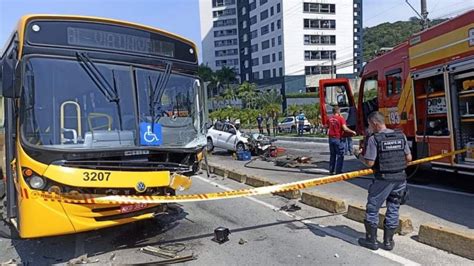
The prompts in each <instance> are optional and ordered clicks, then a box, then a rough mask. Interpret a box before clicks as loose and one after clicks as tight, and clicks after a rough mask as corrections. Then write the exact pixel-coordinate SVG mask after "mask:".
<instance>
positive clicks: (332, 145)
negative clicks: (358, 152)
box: [327, 106, 356, 174]
mask: <svg viewBox="0 0 474 266" xmlns="http://www.w3.org/2000/svg"><path fill="white" fill-rule="evenodd" d="M327 125H328V135H329V152H330V158H329V172H331V174H340V173H342V167H343V163H344V151H345V143H344V142H343V141H342V135H343V133H344V132H348V133H351V134H352V135H355V134H356V132H355V131H353V130H351V129H350V128H348V127H347V126H346V120H345V119H344V117H343V116H342V115H341V110H340V108H339V106H334V107H333V115H331V116H330V117H329V119H328V121H327Z"/></svg>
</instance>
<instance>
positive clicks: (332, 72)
mask: <svg viewBox="0 0 474 266" xmlns="http://www.w3.org/2000/svg"><path fill="white" fill-rule="evenodd" d="M335 55H336V54H335V53H334V52H331V79H333V78H334V57H335Z"/></svg>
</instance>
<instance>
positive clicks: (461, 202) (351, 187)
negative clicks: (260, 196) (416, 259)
mask: <svg viewBox="0 0 474 266" xmlns="http://www.w3.org/2000/svg"><path fill="white" fill-rule="evenodd" d="M321 154H322V155H321V156H320V157H319V158H318V160H319V162H317V163H316V164H315V165H314V168H313V169H308V170H311V171H312V172H319V173H320V174H309V173H304V172H301V171H300V170H298V169H291V168H282V167H276V166H274V165H273V163H270V162H264V161H261V160H259V159H258V160H256V161H253V162H251V163H250V164H249V165H248V166H247V167H245V166H244V165H245V164H246V163H247V162H242V161H236V160H233V159H232V157H231V156H230V154H228V153H226V152H215V153H214V154H213V155H211V156H210V158H209V164H210V165H218V166H219V167H221V168H225V169H227V170H229V171H238V172H240V173H243V174H247V175H250V176H259V177H263V178H265V179H267V180H269V181H273V182H277V183H288V182H293V181H299V180H304V179H311V178H316V177H323V176H326V175H328V171H327V170H326V169H328V160H329V158H328V157H329V156H328V155H324V154H326V152H322V153H321ZM347 158H348V159H347V160H346V162H345V165H344V171H346V172H349V171H354V170H359V169H363V168H365V167H364V165H362V164H361V163H360V162H358V161H357V160H356V159H352V158H353V157H347ZM314 160H315V159H313V161H314ZM370 183H371V180H370V179H368V178H367V177H366V178H357V179H353V180H348V181H344V182H337V183H331V184H326V185H323V186H318V187H313V188H309V189H305V190H303V191H306V192H317V193H321V194H324V195H328V196H332V197H335V198H339V199H342V200H345V201H346V203H347V204H355V205H357V204H361V205H365V203H366V198H367V188H368V186H369V184H370ZM409 188H410V200H409V202H408V204H407V205H403V206H402V207H401V212H400V213H401V215H404V216H409V217H410V218H411V220H412V222H413V227H414V229H415V231H414V232H418V230H419V227H420V225H421V224H423V223H427V222H434V223H437V224H440V225H443V226H448V227H452V228H455V229H461V230H466V229H467V230H470V231H473V230H474V219H473V214H474V213H473V210H472V206H474V194H468V193H457V192H450V191H444V190H442V189H436V188H426V187H422V186H417V185H409ZM382 211H383V212H384V210H382Z"/></svg>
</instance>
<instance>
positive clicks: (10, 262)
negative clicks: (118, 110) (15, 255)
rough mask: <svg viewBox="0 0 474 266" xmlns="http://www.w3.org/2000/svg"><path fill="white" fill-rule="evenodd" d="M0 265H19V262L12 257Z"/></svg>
mask: <svg viewBox="0 0 474 266" xmlns="http://www.w3.org/2000/svg"><path fill="white" fill-rule="evenodd" d="M0 265H2V266H4V265H5V266H7V265H18V263H17V262H16V260H14V259H10V260H7V261H5V262H2V263H0Z"/></svg>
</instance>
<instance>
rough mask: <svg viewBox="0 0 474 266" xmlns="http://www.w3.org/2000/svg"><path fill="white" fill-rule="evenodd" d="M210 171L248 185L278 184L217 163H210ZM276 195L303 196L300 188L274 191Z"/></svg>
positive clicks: (203, 167) (290, 197)
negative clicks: (224, 167) (216, 164)
mask: <svg viewBox="0 0 474 266" xmlns="http://www.w3.org/2000/svg"><path fill="white" fill-rule="evenodd" d="M202 169H205V164H204V163H203V164H202ZM209 171H210V172H211V173H213V174H216V175H219V176H223V177H225V178H229V179H232V180H234V181H237V182H239V183H244V184H246V185H249V186H252V187H264V186H271V185H277V184H278V183H276V182H272V181H270V180H267V179H265V178H263V177H259V176H248V175H246V174H242V173H239V172H237V171H235V170H227V169H223V168H220V167H218V166H215V165H211V164H209ZM273 194H274V195H278V196H281V197H284V198H287V199H299V198H300V197H301V191H299V190H293V191H284V192H277V193H273Z"/></svg>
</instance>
